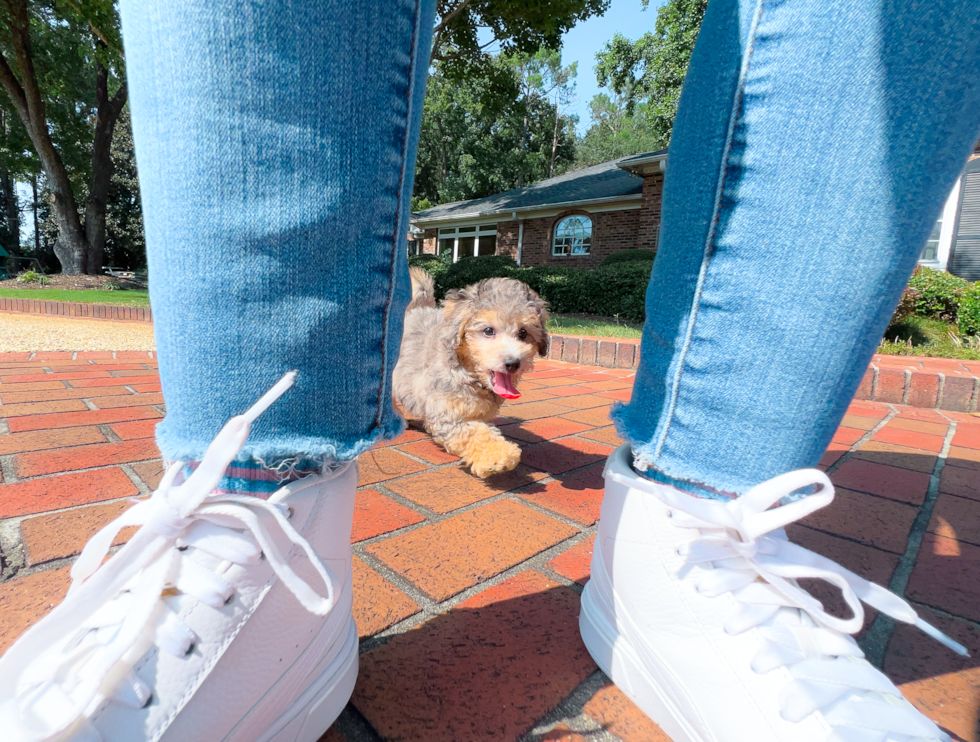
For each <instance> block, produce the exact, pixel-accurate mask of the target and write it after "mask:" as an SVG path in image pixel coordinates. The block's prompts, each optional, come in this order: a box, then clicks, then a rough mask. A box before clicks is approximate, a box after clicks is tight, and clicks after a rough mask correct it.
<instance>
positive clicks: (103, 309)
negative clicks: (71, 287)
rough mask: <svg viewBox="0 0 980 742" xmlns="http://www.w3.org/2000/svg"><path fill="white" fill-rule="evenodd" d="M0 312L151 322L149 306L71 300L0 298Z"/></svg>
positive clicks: (151, 316)
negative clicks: (124, 305) (86, 302)
mask: <svg viewBox="0 0 980 742" xmlns="http://www.w3.org/2000/svg"><path fill="white" fill-rule="evenodd" d="M0 312H16V313H18V314H45V315H51V316H55V317H76V318H79V319H108V320H115V321H117V322H152V321H153V313H152V312H151V311H150V308H149V307H121V306H115V305H113V304H82V303H79V302H72V301H43V300H38V299H2V298H0Z"/></svg>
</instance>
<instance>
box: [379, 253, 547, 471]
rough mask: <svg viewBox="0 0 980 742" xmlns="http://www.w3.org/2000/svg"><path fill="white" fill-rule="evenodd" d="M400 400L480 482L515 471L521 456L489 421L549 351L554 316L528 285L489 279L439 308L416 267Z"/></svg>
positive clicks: (398, 384)
mask: <svg viewBox="0 0 980 742" xmlns="http://www.w3.org/2000/svg"><path fill="white" fill-rule="evenodd" d="M411 276H412V301H411V303H410V304H409V306H408V310H407V311H406V313H405V330H404V335H403V337H402V345H401V354H400V356H399V358H398V365H397V366H395V373H394V382H393V384H394V389H393V393H394V398H395V402H396V404H398V405H399V406H400V407H401V409H402V410H403V412H404V413H405V415H406V416H407V417H411V418H415V419H419V420H421V421H422V423H423V425H424V426H425V429H426V430H427V431H428V432H429V434H430V435H431V436H432V438H433V439H434V440H435V442H436V443H438V444H439V445H441V446H442V447H443V448H445V449H446V450H447V451H448V452H449V453H452V454H455V455H456V456H459V457H460V458H461V459H462V460H463V463H465V464H466V465H467V466H469V467H470V471H472V472H473V474H475V475H476V476H478V477H487V476H490V475H491V474H497V473H500V472H505V471H510V470H511V469H513V468H514V467H515V466H517V464H518V462H520V460H521V449H520V448H519V447H518V446H517V445H515V444H514V443H511V442H510V441H508V440H507V439H505V438H504V437H503V436H502V435H501V434H500V431H499V430H498V429H497V428H496V427H494V426H493V425H490V424H489V422H490V421H491V420H493V419H494V418H495V417H497V413H498V412H499V411H500V406H501V405H502V404H503V403H504V400H505V399H517V398H518V397H519V396H520V392H519V391H518V390H517V385H518V383H519V382H520V379H521V376H522V375H523V374H524V372H525V371H529V370H530V369H532V368H533V367H534V357H535V354H540V355H542V356H544V355H546V354H547V352H548V340H549V337H548V331H547V330H546V329H545V328H546V326H547V322H548V311H547V309H546V307H545V303H544V301H543V300H542V299H541V297H540V296H538V295H537V294H536V293H535V292H534V291H532V290H531V289H530V288H529V287H528V286H527V285H526V284H523V283H521V282H520V281H515V280H513V279H511V278H488V279H486V280H483V281H480V282H479V283H475V284H473V285H472V286H467V287H466V288H465V289H462V290H458V291H452V292H450V293H449V294H448V295H447V296H446V299H445V301H444V302H443V306H442V307H441V308H438V307H436V303H435V298H434V297H435V292H434V290H433V284H432V277H431V276H430V275H429V274H428V273H427V272H425V271H424V270H422V269H421V268H412V269H411Z"/></svg>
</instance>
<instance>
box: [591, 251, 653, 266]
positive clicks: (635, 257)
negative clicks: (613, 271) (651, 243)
mask: <svg viewBox="0 0 980 742" xmlns="http://www.w3.org/2000/svg"><path fill="white" fill-rule="evenodd" d="M656 255H657V251H656V250H620V251H619V252H614V253H613V254H612V255H608V256H606V258H605V259H603V261H602V262H601V263H600V264H599V265H600V267H602V268H605V267H606V266H608V265H618V264H619V263H634V262H640V263H642V262H645V261H649V260H653V259H654V258H655V257H656Z"/></svg>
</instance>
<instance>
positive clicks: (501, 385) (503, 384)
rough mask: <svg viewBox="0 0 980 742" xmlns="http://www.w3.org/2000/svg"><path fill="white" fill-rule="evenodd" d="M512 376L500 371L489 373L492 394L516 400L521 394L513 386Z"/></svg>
mask: <svg viewBox="0 0 980 742" xmlns="http://www.w3.org/2000/svg"><path fill="white" fill-rule="evenodd" d="M513 376H514V375H513V374H508V373H505V372H501V371H491V372H490V382H491V383H492V384H493V393H494V394H496V395H498V396H501V397H503V398H504V399H517V398H518V397H520V396H521V393H520V392H519V391H517V387H515V386H514V378H513Z"/></svg>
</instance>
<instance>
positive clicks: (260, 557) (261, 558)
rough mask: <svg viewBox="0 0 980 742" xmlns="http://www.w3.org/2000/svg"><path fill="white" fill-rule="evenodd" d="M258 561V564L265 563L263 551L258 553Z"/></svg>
mask: <svg viewBox="0 0 980 742" xmlns="http://www.w3.org/2000/svg"><path fill="white" fill-rule="evenodd" d="M259 561H260V562H264V561H265V552H264V551H260V552H259Z"/></svg>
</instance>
